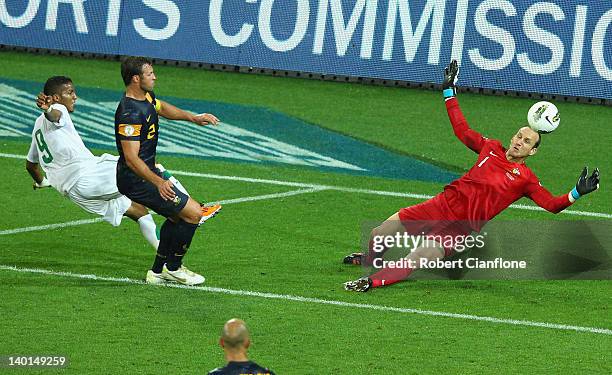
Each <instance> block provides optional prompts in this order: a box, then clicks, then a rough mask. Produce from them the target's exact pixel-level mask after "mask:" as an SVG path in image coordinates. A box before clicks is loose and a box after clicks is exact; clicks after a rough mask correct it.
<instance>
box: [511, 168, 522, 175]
mask: <svg viewBox="0 0 612 375" xmlns="http://www.w3.org/2000/svg"><path fill="white" fill-rule="evenodd" d="M512 174H515V175H517V176H520V175H521V171H519V169H518V168H514V169H513V170H512Z"/></svg>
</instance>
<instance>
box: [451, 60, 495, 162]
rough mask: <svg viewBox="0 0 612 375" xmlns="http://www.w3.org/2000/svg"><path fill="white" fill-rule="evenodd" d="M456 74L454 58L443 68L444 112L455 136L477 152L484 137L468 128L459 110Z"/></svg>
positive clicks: (457, 66)
mask: <svg viewBox="0 0 612 375" xmlns="http://www.w3.org/2000/svg"><path fill="white" fill-rule="evenodd" d="M458 76H459V65H458V64H457V61H456V60H453V61H451V63H450V65H449V66H447V67H446V69H444V81H443V82H442V90H443V91H442V93H443V94H444V101H445V102H446V112H447V113H448V118H449V120H450V122H451V125H452V126H453V132H454V133H455V136H457V138H459V140H460V141H461V142H463V144H464V145H466V146H467V147H468V148H469V149H471V150H472V151H474V152H475V153H477V154H479V153H480V150H482V147H483V146H484V144H485V142H486V138H485V137H483V136H482V134H480V133H478V132H477V131H474V130H472V129H471V128H470V126H469V124H468V122H467V120H466V119H465V116H463V113H462V112H461V108H459V102H458V101H457V98H456V97H455V96H456V93H457V89H456V86H455V84H456V83H457V78H458Z"/></svg>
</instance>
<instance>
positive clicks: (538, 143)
mask: <svg viewBox="0 0 612 375" xmlns="http://www.w3.org/2000/svg"><path fill="white" fill-rule="evenodd" d="M540 143H542V133H538V141H537V142H536V143H535V145H534V146H533V147H534V148H537V147H540Z"/></svg>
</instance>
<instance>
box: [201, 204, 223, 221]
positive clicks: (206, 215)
mask: <svg viewBox="0 0 612 375" xmlns="http://www.w3.org/2000/svg"><path fill="white" fill-rule="evenodd" d="M200 206H201V207H202V217H201V218H200V222H199V223H198V225H202V224H203V223H204V222H205V221H206V220H208V219H210V218H211V217H214V216H215V215H217V214H218V213H219V211H221V209H222V208H223V207H222V206H221V205H220V204H213V205H212V206H204V205H202V204H200Z"/></svg>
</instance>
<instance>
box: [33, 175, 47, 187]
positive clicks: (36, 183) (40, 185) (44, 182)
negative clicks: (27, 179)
mask: <svg viewBox="0 0 612 375" xmlns="http://www.w3.org/2000/svg"><path fill="white" fill-rule="evenodd" d="M49 186H51V184H50V183H49V180H47V177H43V179H42V181H41V182H40V183H38V182H36V181H34V184H33V185H32V189H34V190H36V189H43V188H46V187H49Z"/></svg>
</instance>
